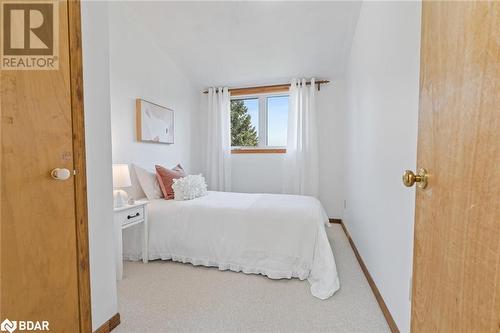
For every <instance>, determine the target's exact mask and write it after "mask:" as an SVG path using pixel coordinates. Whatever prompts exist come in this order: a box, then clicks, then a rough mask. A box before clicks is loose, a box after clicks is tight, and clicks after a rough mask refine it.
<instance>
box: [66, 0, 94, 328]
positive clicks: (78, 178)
mask: <svg viewBox="0 0 500 333" xmlns="http://www.w3.org/2000/svg"><path fill="white" fill-rule="evenodd" d="M67 1H68V30H69V31H68V37H69V54H70V87H71V117H72V126H73V130H72V132H73V163H74V168H75V170H76V173H75V175H74V181H75V221H76V225H75V231H76V244H77V245H76V247H77V248H76V251H77V271H78V272H77V276H78V308H79V312H80V332H81V333H86V332H92V313H91V299H90V265H89V239H88V213H87V173H86V159H85V122H84V108H83V59H82V31H81V14H80V13H81V11H80V0H67Z"/></svg>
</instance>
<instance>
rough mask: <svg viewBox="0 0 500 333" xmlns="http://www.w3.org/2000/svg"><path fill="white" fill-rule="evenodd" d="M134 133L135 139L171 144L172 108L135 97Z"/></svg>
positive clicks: (172, 141) (172, 135) (172, 139)
mask: <svg viewBox="0 0 500 333" xmlns="http://www.w3.org/2000/svg"><path fill="white" fill-rule="evenodd" d="M135 106H136V132H137V133H136V134H137V141H141V142H152V143H163V144H173V143H174V132H175V131H174V110H173V109H170V108H167V107H164V106H161V105H158V104H156V103H152V102H149V101H146V100H144V99H142V98H137V99H136V101H135Z"/></svg>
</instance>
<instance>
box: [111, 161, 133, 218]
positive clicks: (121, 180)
mask: <svg viewBox="0 0 500 333" xmlns="http://www.w3.org/2000/svg"><path fill="white" fill-rule="evenodd" d="M130 186H132V183H131V181H130V172H129V170H128V164H113V188H114V191H113V199H114V206H115V208H117V207H123V206H125V205H126V204H127V202H128V195H127V192H125V191H124V190H122V188H124V187H130Z"/></svg>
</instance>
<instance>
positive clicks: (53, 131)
mask: <svg viewBox="0 0 500 333" xmlns="http://www.w3.org/2000/svg"><path fill="white" fill-rule="evenodd" d="M59 12H60V16H59V69H58V70H28V71H2V73H1V84H2V86H1V89H2V90H1V93H2V100H1V113H2V133H1V136H2V175H1V181H2V184H1V187H2V197H1V202H2V210H1V216H2V221H1V272H2V275H1V292H2V295H1V314H0V316H1V318H2V319H0V320H3V318H9V319H10V320H32V321H35V320H39V321H41V320H48V321H49V322H50V326H49V328H50V330H51V331H54V332H78V331H79V308H78V302H79V296H78V271H77V269H78V266H77V240H76V221H75V184H74V178H73V177H71V178H69V179H68V180H65V181H60V180H54V179H52V178H51V177H50V174H49V172H50V170H52V169H53V168H56V167H59V168H67V169H69V170H73V169H74V165H73V134H72V109H71V90H70V63H69V44H68V8H67V3H66V2H64V1H61V2H60V3H59Z"/></svg>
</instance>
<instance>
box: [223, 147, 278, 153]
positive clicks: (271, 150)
mask: <svg viewBox="0 0 500 333" xmlns="http://www.w3.org/2000/svg"><path fill="white" fill-rule="evenodd" d="M285 153H286V149H285V148H233V149H231V154H285Z"/></svg>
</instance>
